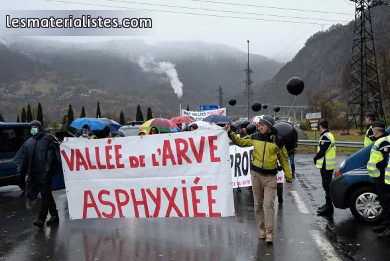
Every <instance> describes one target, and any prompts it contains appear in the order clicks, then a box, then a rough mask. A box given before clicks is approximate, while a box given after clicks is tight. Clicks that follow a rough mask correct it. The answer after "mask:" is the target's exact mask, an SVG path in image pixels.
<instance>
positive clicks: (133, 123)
mask: <svg viewBox="0 0 390 261" xmlns="http://www.w3.org/2000/svg"><path fill="white" fill-rule="evenodd" d="M144 123H145V122H144V121H128V122H126V125H130V126H137V125H138V126H139V125H142V124H144Z"/></svg>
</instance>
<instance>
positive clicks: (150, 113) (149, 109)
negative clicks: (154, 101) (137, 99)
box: [146, 107, 153, 121]
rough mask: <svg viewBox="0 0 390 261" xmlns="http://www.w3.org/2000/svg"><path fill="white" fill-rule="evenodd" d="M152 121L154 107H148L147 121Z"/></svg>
mask: <svg viewBox="0 0 390 261" xmlns="http://www.w3.org/2000/svg"><path fill="white" fill-rule="evenodd" d="M150 119H153V115H152V107H148V111H147V112H146V120H147V121H148V120H150Z"/></svg>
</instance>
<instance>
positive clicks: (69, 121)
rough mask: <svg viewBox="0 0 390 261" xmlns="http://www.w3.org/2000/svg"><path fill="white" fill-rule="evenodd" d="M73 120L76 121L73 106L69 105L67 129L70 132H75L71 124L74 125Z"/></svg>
mask: <svg viewBox="0 0 390 261" xmlns="http://www.w3.org/2000/svg"><path fill="white" fill-rule="evenodd" d="M73 120H74V116H73V109H72V105H70V104H69V108H68V116H67V121H66V129H67V130H68V131H70V132H72V131H73V128H72V127H70V124H71V123H72V121H73Z"/></svg>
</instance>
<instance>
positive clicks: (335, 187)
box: [330, 128, 390, 222]
mask: <svg viewBox="0 0 390 261" xmlns="http://www.w3.org/2000/svg"><path fill="white" fill-rule="evenodd" d="M386 132H387V133H390V128H389V129H387V130H386ZM372 146H373V144H371V145H370V146H367V147H366V148H364V149H361V150H359V151H358V152H356V153H354V154H353V155H351V156H349V157H348V158H347V159H346V160H344V161H343V162H342V163H341V164H340V168H339V169H338V170H337V171H336V172H335V173H334V176H335V178H334V179H333V180H332V182H331V183H330V194H331V197H332V200H333V204H334V206H335V207H336V208H341V209H346V208H349V209H350V211H351V213H352V214H353V216H354V217H355V218H356V219H358V220H360V221H364V222H376V221H378V220H380V219H381V218H382V207H381V205H380V203H379V200H378V195H377V193H376V190H375V184H374V179H373V178H372V177H370V176H369V175H368V173H367V162H368V160H369V159H370V151H371V148H372Z"/></svg>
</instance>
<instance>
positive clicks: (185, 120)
mask: <svg viewBox="0 0 390 261" xmlns="http://www.w3.org/2000/svg"><path fill="white" fill-rule="evenodd" d="M171 121H173V122H174V123H176V124H182V123H188V122H193V121H194V119H193V118H190V117H185V116H178V117H173V118H171Z"/></svg>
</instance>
